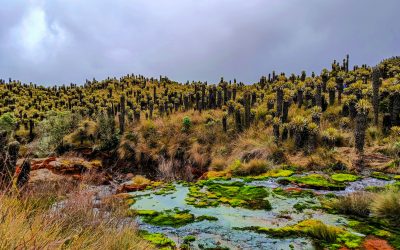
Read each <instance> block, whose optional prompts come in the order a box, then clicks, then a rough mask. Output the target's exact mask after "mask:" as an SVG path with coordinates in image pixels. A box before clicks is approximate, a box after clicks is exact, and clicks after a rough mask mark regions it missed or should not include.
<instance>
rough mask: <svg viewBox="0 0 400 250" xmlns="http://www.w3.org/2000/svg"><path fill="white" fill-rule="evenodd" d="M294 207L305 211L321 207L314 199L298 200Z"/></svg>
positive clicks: (299, 210)
mask: <svg viewBox="0 0 400 250" xmlns="http://www.w3.org/2000/svg"><path fill="white" fill-rule="evenodd" d="M293 208H294V209H295V210H296V211H297V212H300V213H301V212H303V211H304V210H305V209H318V208H320V207H319V206H317V205H315V202H312V201H306V202H297V203H296V204H294V205H293Z"/></svg>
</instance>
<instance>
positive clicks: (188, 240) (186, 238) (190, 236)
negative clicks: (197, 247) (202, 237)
mask: <svg viewBox="0 0 400 250" xmlns="http://www.w3.org/2000/svg"><path fill="white" fill-rule="evenodd" d="M195 240H196V237H194V236H193V235H188V236H186V237H185V238H183V243H185V244H189V243H190V242H193V241H195Z"/></svg>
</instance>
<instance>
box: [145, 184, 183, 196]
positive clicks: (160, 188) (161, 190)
mask: <svg viewBox="0 0 400 250" xmlns="http://www.w3.org/2000/svg"><path fill="white" fill-rule="evenodd" d="M146 190H156V191H155V192H154V194H155V195H168V194H173V193H174V192H175V191H176V188H175V185H174V184H173V183H164V182H161V181H155V182H152V183H151V184H150V185H148V186H147V187H146Z"/></svg>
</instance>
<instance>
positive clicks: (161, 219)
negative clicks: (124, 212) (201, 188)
mask: <svg viewBox="0 0 400 250" xmlns="http://www.w3.org/2000/svg"><path fill="white" fill-rule="evenodd" d="M133 214H135V215H138V216H141V217H142V218H143V221H144V222H146V223H149V224H152V225H157V226H171V227H181V226H184V225H187V224H190V223H193V222H199V221H204V220H208V221H217V220H218V218H216V217H214V216H210V215H200V216H198V217H195V216H194V215H193V214H191V213H189V211H188V210H179V209H174V210H165V211H162V212H158V211H155V210H136V211H134V212H133Z"/></svg>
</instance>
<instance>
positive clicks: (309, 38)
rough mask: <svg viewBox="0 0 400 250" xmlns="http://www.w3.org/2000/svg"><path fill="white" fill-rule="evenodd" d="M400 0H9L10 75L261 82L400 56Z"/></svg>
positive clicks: (0, 59) (6, 52)
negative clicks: (335, 63)
mask: <svg viewBox="0 0 400 250" xmlns="http://www.w3.org/2000/svg"><path fill="white" fill-rule="evenodd" d="M399 10H400V1H399V0H285V1H283V0H112V1H110V0H84V1H82V0H0V17H1V21H0V78H3V79H8V77H12V78H13V79H19V80H21V81H23V82H30V81H32V82H35V83H39V84H44V85H53V84H62V83H70V82H74V83H83V82H84V80H85V79H86V78H89V79H91V78H93V77H96V79H104V78H105V77H107V76H117V77H119V76H121V75H125V74H126V73H135V74H143V75H146V76H159V75H160V74H162V75H167V76H169V77H170V78H171V79H174V80H178V81H186V80H202V81H206V80H207V81H209V82H216V81H218V80H219V78H220V77H221V76H224V77H225V79H233V78H237V79H238V80H239V81H244V82H255V81H258V79H259V78H260V76H261V75H265V74H268V73H269V72H271V71H272V70H273V69H275V70H277V71H279V72H281V71H284V72H287V73H291V72H294V73H299V72H300V71H301V70H306V71H307V72H311V71H315V72H318V73H319V72H320V71H321V69H322V68H324V67H329V66H330V63H331V61H332V60H333V59H338V60H342V58H343V57H344V56H345V55H346V54H347V53H349V54H350V64H351V65H353V64H363V63H367V64H370V65H372V64H376V63H378V62H379V61H380V60H381V59H383V58H386V57H390V56H394V55H400V25H399V23H400V21H399V20H400V19H399V14H398V13H399Z"/></svg>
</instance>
